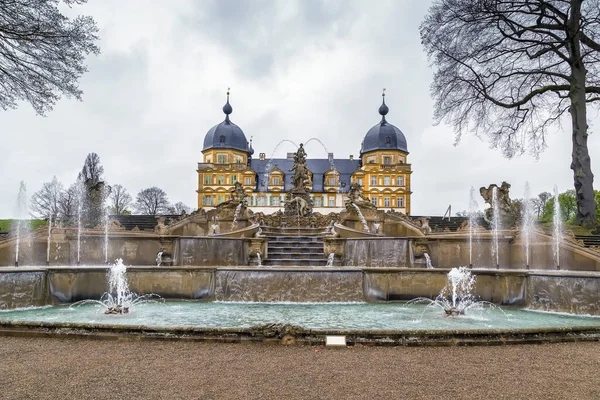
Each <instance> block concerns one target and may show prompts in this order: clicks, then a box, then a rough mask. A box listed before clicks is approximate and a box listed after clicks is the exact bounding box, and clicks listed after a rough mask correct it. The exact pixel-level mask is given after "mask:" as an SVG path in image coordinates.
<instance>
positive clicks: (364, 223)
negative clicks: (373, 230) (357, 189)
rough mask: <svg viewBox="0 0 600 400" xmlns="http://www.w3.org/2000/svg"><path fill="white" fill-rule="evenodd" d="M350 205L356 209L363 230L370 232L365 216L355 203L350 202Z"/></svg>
mask: <svg viewBox="0 0 600 400" xmlns="http://www.w3.org/2000/svg"><path fill="white" fill-rule="evenodd" d="M352 206H353V207H354V209H356V213H357V214H358V217H359V218H360V223H361V224H362V227H363V231H365V232H370V230H369V223H368V222H367V219H366V218H365V216H364V215H363V213H362V212H361V211H360V208H359V207H358V206H357V205H356V204H355V203H352Z"/></svg>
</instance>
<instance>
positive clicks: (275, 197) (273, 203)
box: [271, 196, 279, 207]
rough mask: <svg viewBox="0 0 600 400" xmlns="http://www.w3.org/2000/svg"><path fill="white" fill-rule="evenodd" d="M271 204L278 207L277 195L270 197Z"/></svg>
mask: <svg viewBox="0 0 600 400" xmlns="http://www.w3.org/2000/svg"><path fill="white" fill-rule="evenodd" d="M271 205H272V206H274V207H279V196H274V197H271Z"/></svg>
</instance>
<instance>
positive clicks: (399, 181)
mask: <svg viewBox="0 0 600 400" xmlns="http://www.w3.org/2000/svg"><path fill="white" fill-rule="evenodd" d="M398 186H404V178H402V177H401V176H399V177H398Z"/></svg>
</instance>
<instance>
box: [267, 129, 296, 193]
mask: <svg viewBox="0 0 600 400" xmlns="http://www.w3.org/2000/svg"><path fill="white" fill-rule="evenodd" d="M284 142H288V143H291V144H293V145H294V147H295V148H296V149H298V145H297V144H296V143H294V142H292V141H291V140H288V139H283V140H282V141H280V142H279V143H277V146H275V148H274V149H273V151H272V152H271V158H269V161H267V164H265V172H264V173H263V179H262V184H263V186H264V187H265V190H268V187H269V172H271V168H272V167H273V159H274V158H275V152H276V151H277V149H278V148H279V146H281V144H283V143H284Z"/></svg>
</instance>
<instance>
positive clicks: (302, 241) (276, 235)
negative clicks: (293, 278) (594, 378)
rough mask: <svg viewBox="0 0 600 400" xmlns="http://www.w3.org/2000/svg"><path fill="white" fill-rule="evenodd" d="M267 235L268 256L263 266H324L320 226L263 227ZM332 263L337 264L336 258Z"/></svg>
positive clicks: (325, 261)
mask: <svg viewBox="0 0 600 400" xmlns="http://www.w3.org/2000/svg"><path fill="white" fill-rule="evenodd" d="M263 235H265V236H266V237H267V241H268V244H267V246H268V248H267V255H268V257H267V258H266V259H264V260H263V265H264V266H300V267H319V266H320V267H324V266H326V265H327V257H325V255H324V253H323V249H324V246H325V244H324V241H323V237H324V235H325V231H324V229H322V228H263ZM336 261H337V263H335V262H334V265H339V264H340V263H339V260H336Z"/></svg>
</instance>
